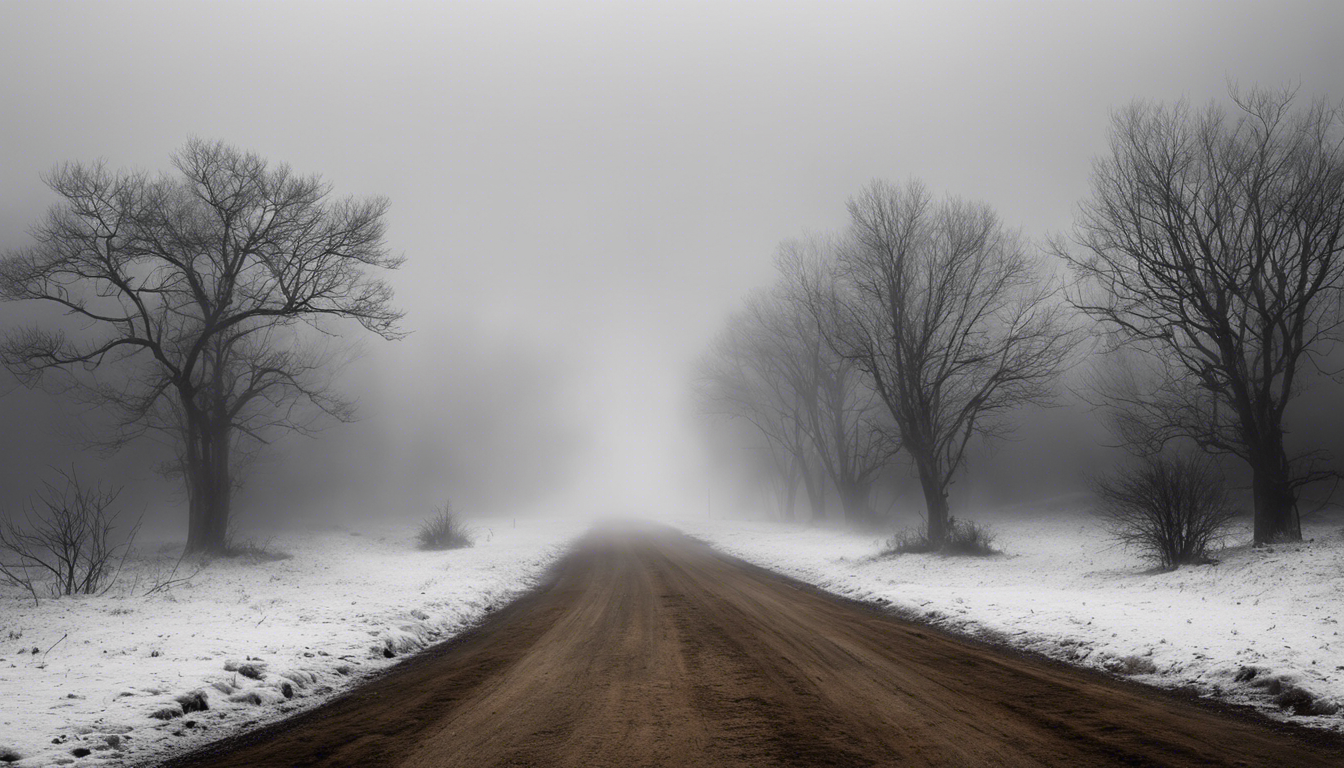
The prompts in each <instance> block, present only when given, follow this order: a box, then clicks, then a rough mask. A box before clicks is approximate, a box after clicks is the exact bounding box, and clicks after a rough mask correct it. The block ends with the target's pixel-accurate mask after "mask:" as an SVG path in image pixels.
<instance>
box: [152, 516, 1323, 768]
mask: <svg viewBox="0 0 1344 768" xmlns="http://www.w3.org/2000/svg"><path fill="white" fill-rule="evenodd" d="M175 764H176V765H191V766H310V765H324V766H383V765H387V766H406V767H408V768H409V767H411V766H436V767H437V766H470V767H471V768H477V767H479V766H576V767H577V766H584V767H585V768H587V767H593V766H613V767H614V766H620V767H621V768H626V767H630V766H783V765H817V766H878V765H902V766H919V765H938V766H946V765H967V766H986V765H994V766H1016V765H1022V766H1026V765H1031V766H1037V765H1069V766H1077V765H1088V766H1105V765H1129V766H1146V765H1202V766H1213V765H1243V766H1244V765H1279V766H1315V765H1335V766H1339V765H1344V751H1342V750H1341V748H1340V746H1339V740H1338V739H1337V738H1335V737H1333V736H1330V735H1328V734H1320V733H1310V732H1306V731H1302V730H1300V729H1293V728H1286V727H1284V726H1281V725H1276V724H1273V723H1271V722H1269V721H1267V720H1262V719H1259V718H1254V717H1250V716H1247V715H1245V714H1238V713H1231V714H1229V713H1224V712H1220V711H1216V710H1215V709H1213V708H1212V707H1210V706H1208V705H1203V704H1200V703H1197V702H1192V701H1187V700H1183V699H1182V698H1181V697H1179V696H1176V695H1172V694H1167V693H1163V692H1158V691H1154V690H1151V689H1146V688H1142V687H1140V686H1136V685H1133V684H1130V683H1127V682H1125V681H1121V680H1115V679H1112V678H1109V677H1106V676H1103V675H1100V674H1095V673H1091V672H1087V671H1082V670H1077V669H1072V668H1068V667H1064V666H1062V665H1059V664H1055V663H1052V662H1048V661H1045V660H1042V659H1038V658H1034V657H1026V656H1023V655H1021V654H1014V653H1008V652H1004V651H1002V650H999V649H995V648H992V647H989V646H986V645H984V644H980V643H975V642H970V641H966V640H962V639H958V638H954V637H950V636H947V635H944V634H941V633H939V632H937V631H935V630H931V629H929V628H927V627H923V626H920V625H917V624H911V623H908V622H905V621H902V620H899V619H896V618H893V617H890V616H886V615H883V614H881V613H880V612H878V611H874V610H868V609H865V608H863V607H861V606H858V605H855V604H853V603H849V602H846V601H842V600H837V599H834V598H831V597H828V596H825V595H822V594H820V593H818V592H816V591H815V590H811V589H808V588H805V587H801V586H800V585H798V584H796V583H793V582H790V581H788V580H786V579H781V578H779V577H777V576H774V575H771V574H769V573H767V572H765V571H762V570H760V569H756V568H753V567H750V566H746V565H744V564H742V563H739V562H737V561H734V560H732V559H729V558H726V557H722V556H720V555H717V554H715V553H714V552H713V551H712V550H710V549H709V548H708V547H705V546H704V545H702V544H699V543H697V542H695V541H694V540H691V539H688V538H686V537H684V536H681V535H680V534H677V533H675V532H672V531H668V530H663V529H658V530H655V529H651V528H636V527H624V528H621V527H613V526H608V527H605V528H602V529H599V530H597V531H595V532H594V533H593V534H590V535H589V536H588V537H587V538H586V539H585V540H584V541H583V542H582V543H581V544H580V546H579V547H578V548H577V550H576V551H575V552H574V553H573V554H572V555H571V556H569V557H567V558H566V559H565V560H563V561H562V562H561V563H560V564H559V565H558V566H557V568H556V570H555V572H554V574H553V578H552V579H551V580H550V581H549V582H548V583H547V585H546V586H544V587H543V588H541V589H539V590H537V591H535V592H533V593H532V594H530V595H528V596H526V597H524V598H523V599H521V600H519V601H517V602H516V603H514V604H513V605H511V606H509V607H508V608H505V609H504V610H502V611H501V612H500V613H499V614H497V615H496V616H494V617H493V618H491V619H490V620H489V621H488V622H486V623H485V624H483V625H482V626H481V627H480V628H478V629H477V630H475V631H473V632H471V633H470V634H469V635H467V636H465V637H463V638H461V639H459V640H456V641H453V642H450V643H447V644H445V645H444V646H441V647H439V648H437V649H434V650H432V651H430V652H428V653H426V654H423V655H422V656H421V657H418V658H416V659H413V660H411V661H409V662H407V663H405V664H402V665H400V666H398V667H397V668H395V669H394V670H393V671H392V672H390V673H389V674H387V675H385V676H383V677H381V678H379V679H377V680H375V681H373V682H371V683H369V684H367V685H365V686H362V687H361V688H359V689H357V690H355V691H353V692H352V693H350V694H348V695H346V696H343V697H341V698H339V699H337V700H336V701H333V702H332V703H330V704H328V705H325V706H323V707H321V708H319V709H316V710H313V711H312V712H309V713H307V714H304V715H301V716H299V717H296V718H294V719H292V720H289V721H286V722H284V723H280V724H278V725H276V726H272V727H270V728H267V729H263V730H261V731H259V732H256V733H253V734H247V735H244V736H241V737H238V738H235V739H230V740H226V741H223V742H219V743H217V744H215V745H212V746H210V747H208V748H207V749H205V750H203V751H201V752H197V753H195V754H191V755H187V756H185V757H183V758H180V759H179V760H178V761H177V762H176V763H175Z"/></svg>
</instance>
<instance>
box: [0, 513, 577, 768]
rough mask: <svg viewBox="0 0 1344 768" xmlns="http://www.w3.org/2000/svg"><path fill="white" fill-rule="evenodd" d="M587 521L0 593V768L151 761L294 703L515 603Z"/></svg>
mask: <svg viewBox="0 0 1344 768" xmlns="http://www.w3.org/2000/svg"><path fill="white" fill-rule="evenodd" d="M586 527H587V523H586V522H583V521H579V520H569V521H561V522H551V521H546V522H541V521H536V520H527V519H520V520H519V521H518V523H517V528H513V527H511V521H507V520H506V521H502V522H497V521H491V522H474V523H471V528H472V529H473V530H474V531H475V532H476V545H475V546H474V547H472V548H470V549H462V550H453V551H446V552H420V551H417V550H416V549H415V546H414V541H413V537H414V529H413V528H410V527H401V528H390V527H389V528H383V529H377V528H371V527H354V528H352V529H350V530H345V529H339V528H332V529H328V530H323V531H315V532H307V533H287V534H281V535H279V536H277V537H276V538H275V539H273V540H272V541H270V542H269V543H268V544H267V546H266V549H267V550H268V551H270V552H275V553H285V554H287V555H290V557H289V558H287V559H270V558H267V557H249V556H241V557H238V558H232V559H217V560H214V561H213V562H210V563H209V564H208V565H207V566H206V567H205V568H204V570H201V571H200V572H199V573H196V575H195V576H194V577H192V578H191V579H190V580H189V581H185V582H182V583H179V584H176V585H174V586H172V587H171V588H167V589H161V590H159V591H158V592H157V593H155V594H152V595H148V596H146V595H145V594H144V593H145V592H147V591H148V590H149V589H150V588H152V585H153V584H155V583H159V582H162V580H163V579H165V578H166V576H167V574H168V573H169V572H170V571H171V568H172V567H173V565H174V562H175V561H176V552H177V551H179V550H180V544H179V545H178V546H177V547H176V548H175V549H174V548H171V546H170V545H164V546H161V547H155V546H152V545H151V546H149V547H146V546H143V544H142V546H140V547H138V554H137V556H136V558H135V559H133V560H128V562H127V564H126V568H125V570H124V571H123V572H122V573H121V576H120V579H119V580H118V581H117V584H116V586H114V587H113V588H112V590H111V591H110V592H109V593H108V594H106V595H103V596H98V597H63V598H60V599H44V600H43V601H42V602H41V604H40V605H39V606H37V607H34V606H33V601H32V600H31V599H30V598H28V597H27V596H26V595H25V594H21V593H19V592H17V591H14V590H13V589H11V588H8V587H5V588H0V590H3V591H0V762H4V761H9V762H11V763H13V764H16V765H19V766H46V765H68V764H78V765H145V764H152V763H153V762H155V761H157V760H159V759H162V758H165V757H167V756H170V755H172V754H177V753H179V752H182V751H184V750H186V749H189V748H191V747H195V746H199V745H201V744H203V743H205V742H207V741H212V740H215V739H218V738H222V737H224V736H227V735H230V734H232V733H236V732H237V731H239V730H240V729H243V728H248V727H252V726H255V725H258V724H261V723H265V722H268V721H271V720H275V719H278V718H280V717H283V716H285V715H289V714H293V713H295V712H297V711H300V710H303V709H307V708H310V707H312V706H314V705H316V704H318V703H321V702H322V701H324V700H327V699H329V698H331V697H332V696H334V695H335V694H337V693H339V692H341V691H343V690H345V689H347V688H349V687H351V686H352V685H355V684H357V683H358V682H360V681H361V680H363V679H366V678H368V677H369V676H370V675H372V674H374V673H376V672H378V671H379V670H382V669H384V668H386V667H388V666H389V665H391V664H394V663H396V662H397V660H398V659H399V658H400V657H402V656H403V655H405V654H410V653H414V652H415V651H416V650H418V649H420V648H423V647H424V646H426V645H428V644H430V643H433V642H436V641H440V640H444V639H447V638H449V637H451V636H453V635H454V634H456V633H458V632H460V631H462V630H463V629H465V628H467V627H469V626H471V625H472V624H473V623H475V622H476V621H478V620H479V619H481V618H482V617H483V616H484V615H485V614H487V613H488V612H489V611H491V610H492V609H493V608H495V607H497V606H499V605H501V604H503V603H506V602H508V601H509V600H511V599H512V598H514V597H516V596H517V595H518V594H520V593H521V592H523V591H525V590H526V589H527V588H528V587H530V586H532V585H533V584H535V583H536V582H537V580H538V579H539V578H540V577H541V575H542V574H543V573H544V571H545V570H546V568H547V566H549V565H550V564H551V563H552V562H554V561H555V560H556V558H557V557H558V556H559V555H560V554H562V553H563V552H564V551H565V550H566V549H567V548H568V546H569V545H570V544H571V543H572V542H573V540H574V539H575V538H577V537H578V536H579V535H581V534H582V533H583V531H584V530H585V529H586ZM193 571H195V566H192V565H191V564H189V563H187V562H183V563H182V564H181V565H180V566H179V567H178V571H177V577H179V578H180V577H183V576H188V575H191V573H192V572H193ZM201 701H203V702H204V704H205V705H206V706H207V707H208V709H206V710H203V711H201V710H197V709H196V707H197V706H198V704H199V703H200V702H201ZM16 758H17V761H16Z"/></svg>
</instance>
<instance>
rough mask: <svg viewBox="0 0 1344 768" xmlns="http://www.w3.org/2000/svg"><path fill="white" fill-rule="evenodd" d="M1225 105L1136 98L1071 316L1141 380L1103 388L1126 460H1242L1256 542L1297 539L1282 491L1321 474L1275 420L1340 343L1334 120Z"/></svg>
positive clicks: (1341, 206) (1076, 261) (1288, 99)
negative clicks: (1188, 453)
mask: <svg viewBox="0 0 1344 768" xmlns="http://www.w3.org/2000/svg"><path fill="white" fill-rule="evenodd" d="M1232 96H1233V100H1234V102H1235V103H1236V107H1237V109H1236V112H1235V113H1234V114H1233V115H1231V116H1229V115H1228V114H1227V112H1226V110H1224V109H1221V108H1218V107H1215V106H1210V107H1209V108H1208V109H1206V110H1204V111H1202V112H1197V111H1194V110H1192V109H1191V108H1190V107H1189V106H1188V105H1187V104H1185V103H1177V104H1175V105H1170V106H1164V105H1154V104H1144V103H1137V104H1134V105H1132V106H1130V107H1129V108H1127V109H1124V110H1122V111H1120V112H1118V113H1117V114H1116V115H1115V116H1114V118H1113V121H1112V127H1111V151H1110V154H1109V155H1108V156H1106V157H1104V158H1102V159H1099V160H1098V161H1097V162H1096V163H1095V166H1094V170H1093V177H1092V197H1091V198H1090V199H1089V200H1088V201H1086V202H1085V203H1083V204H1082V206H1081V210H1080V214H1079V219H1078V223H1077V226H1076V232H1075V240H1076V242H1077V245H1078V250H1076V251H1075V250H1074V249H1071V248H1069V247H1067V246H1066V245H1065V244H1063V243H1057V244H1056V245H1055V250H1056V251H1057V252H1058V253H1059V255H1061V256H1062V257H1063V258H1065V259H1066V260H1068V262H1069V263H1070V264H1071V265H1072V267H1073V269H1074V270H1075V272H1076V274H1077V275H1078V276H1079V278H1080V279H1081V281H1082V285H1083V286H1084V287H1083V289H1081V290H1080V291H1079V292H1078V294H1077V295H1076V296H1074V297H1073V301H1074V303H1075V305H1076V306H1077V307H1078V308H1079V309H1081V310H1083V311H1084V312H1086V313H1087V314H1088V315H1090V316H1091V317H1093V318H1095V319H1096V320H1097V321H1098V322H1099V323H1101V324H1102V326H1103V327H1104V328H1105V329H1106V330H1107V331H1109V332H1110V342H1111V344H1110V347H1109V349H1110V350H1111V351H1114V350H1116V349H1119V348H1121V347H1125V348H1127V349H1128V350H1129V352H1130V355H1131V357H1137V358H1143V360H1142V362H1141V371H1138V372H1129V373H1126V374H1124V375H1122V376H1119V377H1117V378H1112V379H1110V380H1109V381H1107V382H1105V386H1104V387H1103V389H1102V396H1103V397H1104V398H1105V400H1106V401H1107V402H1108V403H1109V404H1110V406H1112V407H1113V408H1114V409H1115V411H1116V414H1115V416H1116V418H1115V423H1116V425H1117V426H1118V429H1117V430H1116V432H1117V434H1118V435H1119V436H1120V437H1121V438H1122V439H1123V440H1124V442H1125V443H1126V444H1127V445H1128V446H1129V447H1131V448H1133V449H1134V450H1136V451H1137V452H1139V453H1148V454H1151V453H1155V452H1157V451H1159V450H1161V449H1162V447H1163V446H1164V445H1166V444H1167V443H1169V442H1170V441H1172V440H1176V439H1179V438H1189V439H1192V440H1194V441H1195V442H1196V443H1197V444H1198V445H1199V446H1201V447H1203V448H1204V449H1206V450H1209V451H1213V452H1218V453H1229V454H1232V455H1235V456H1237V457H1239V458H1241V459H1242V460H1244V461H1245V462H1246V463H1247V464H1248V465H1249V467H1250V469H1251V472H1252V475H1253V481H1252V482H1253V491H1254V498H1255V541H1256V542H1257V543H1265V542H1268V541H1272V540H1274V539H1276V538H1280V537H1284V538H1289V539H1300V538H1301V525H1300V522H1299V519H1298V514H1297V497H1298V492H1299V489H1300V488H1301V487H1302V486H1303V485H1305V484H1307V483H1311V482H1313V481H1316V480H1320V479H1324V478H1325V477H1328V476H1329V475H1330V474H1331V473H1330V472H1328V471H1327V470H1325V469H1322V468H1321V466H1320V462H1319V460H1320V459H1321V458H1322V455H1321V454H1319V453H1316V452H1306V453H1301V454H1297V455H1289V452H1288V451H1287V449H1286V448H1285V445H1284V435H1285V430H1284V413H1285V410H1286V408H1287V406H1288V404H1289V402H1290V401H1291V400H1292V399H1293V397H1294V396H1295V395H1297V394H1298V393H1299V392H1300V391H1301V388H1302V381H1301V379H1302V375H1301V374H1302V369H1303V366H1304V365H1306V364H1307V363H1314V362H1315V361H1316V360H1317V358H1318V356H1320V355H1322V354H1323V353H1325V352H1327V351H1328V350H1329V349H1330V348H1331V346H1332V345H1333V343H1334V342H1335V341H1336V340H1337V339H1338V338H1339V328H1340V322H1341V314H1340V303H1339V302H1340V293H1339V289H1340V286H1341V283H1340V279H1341V276H1342V273H1344V154H1342V153H1341V141H1344V133H1342V132H1341V130H1340V128H1341V112H1340V110H1339V109H1338V108H1337V107H1331V106H1329V105H1327V104H1326V103H1325V102H1317V103H1314V104H1312V105H1310V106H1309V107H1308V108H1306V109H1304V110H1301V111H1294V110H1293V109H1292V103H1293V101H1294V94H1293V93H1292V92H1288V91H1279V92H1271V91H1265V90H1255V91H1252V92H1250V93H1249V94H1246V95H1244V96H1242V95H1239V94H1237V93H1235V92H1234V93H1233V94H1232Z"/></svg>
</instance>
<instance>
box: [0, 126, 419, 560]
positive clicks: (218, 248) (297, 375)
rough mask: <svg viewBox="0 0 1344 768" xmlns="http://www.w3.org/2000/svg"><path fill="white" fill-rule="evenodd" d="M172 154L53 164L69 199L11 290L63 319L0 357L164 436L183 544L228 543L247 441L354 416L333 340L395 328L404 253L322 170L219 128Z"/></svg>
mask: <svg viewBox="0 0 1344 768" xmlns="http://www.w3.org/2000/svg"><path fill="white" fill-rule="evenodd" d="M173 167H174V170H175V173H173V174H163V175H158V176H151V175H149V174H146V173H140V172H114V171H110V170H108V169H107V168H106V167H105V166H104V165H103V164H101V163H94V164H79V163H76V164H70V165H66V166H64V167H61V168H59V169H57V170H56V171H54V172H53V173H52V174H50V175H49V176H48V177H47V179H46V181H47V184H48V186H49V187H50V188H51V189H52V191H53V192H55V193H56V195H57V198H58V202H57V204H56V205H55V206H54V207H53V208H52V210H51V212H50V214H49V215H48V216H47V217H46V219H45V220H43V221H42V222H40V223H39V224H37V225H36V226H35V227H34V228H33V237H34V243H33V245H32V246H31V247H28V248H26V249H22V250H18V251H15V252H11V253H8V254H5V255H4V256H3V258H0V297H3V298H4V299H7V300H10V301H23V302H28V303H29V304H31V305H34V306H36V305H46V306H49V307H54V308H56V309H57V310H58V311H59V313H61V314H63V315H64V316H65V317H64V319H62V318H59V317H55V318H52V319H51V320H50V321H49V322H46V323H35V324H33V325H31V326H29V327H24V328H16V329H11V330H10V331H9V332H8V333H7V334H6V335H5V336H4V337H3V340H0V362H3V364H4V365H5V367H7V368H8V369H9V371H10V372H12V373H13V374H14V375H16V376H17V377H18V378H19V379H20V380H21V381H23V382H25V383H27V384H30V385H35V384H38V383H50V384H53V385H56V386H59V387H61V388H63V389H66V390H69V391H71V392H73V393H74V394H76V395H77V396H79V397H81V398H83V399H84V400H85V401H87V402H89V403H91V404H92V405H94V406H96V407H97V408H98V410H99V411H100V412H101V413H102V414H104V415H106V416H107V417H109V418H110V419H111V420H112V421H113V422H114V427H113V430H112V433H111V434H109V435H106V436H105V437H104V438H100V439H99V440H98V442H99V443H100V444H101V447H105V448H118V447H120V446H122V445H124V444H126V443H127V442H129V441H131V440H134V439H136V438H139V437H141V436H143V435H145V434H146V433H157V434H162V435H167V436H168V438H169V440H170V442H171V444H172V445H173V447H174V451H175V455H176V459H175V460H174V461H171V462H169V466H168V467H166V470H167V472H168V473H169V474H171V475H175V476H178V477H180V478H182V480H183V481H184V483H185V487H186V491H187V497H188V499H189V526H188V541H187V550H188V551H191V552H195V551H205V552H219V551H222V550H224V549H225V548H226V546H227V532H228V526H229V516H230V509H231V499H232V494H233V491H234V489H235V486H236V484H237V482H238V473H237V466H238V462H239V458H240V455H244V454H246V453H247V452H248V450H249V447H250V446H255V445H257V444H259V443H263V442H265V441H266V440H268V439H270V437H271V436H272V435H273V434H274V433H276V432H277V431H284V430H297V431H307V430H309V429H311V428H312V427H313V426H314V425H315V424H316V423H317V421H316V420H317V419H319V418H329V417H334V418H336V419H341V420H345V419H349V418H350V417H351V413H352V406H351V404H350V402H348V401H346V400H344V399H343V398H341V397H340V396H339V395H338V394H336V393H335V392H334V391H333V390H332V388H331V386H330V382H331V377H332V374H333V372H334V371H335V370H336V368H337V367H338V366H337V365H336V364H337V363H338V362H339V359H338V353H339V349H338V348H335V347H331V346H329V345H328V344H327V343H324V342H325V341H326V340H328V339H331V338H332V337H334V336H335V335H336V334H337V333H338V332H339V330H340V328H339V326H338V325H336V323H337V322H339V321H342V320H344V321H347V322H353V323H357V324H359V325H361V326H363V327H364V328H365V329H367V330H369V331H371V332H373V333H374V334H377V335H378V336H381V337H383V338H386V339H395V338H398V337H400V335H401V331H400V330H399V328H398V321H399V319H400V318H401V313H400V312H399V311H398V310H397V309H395V308H394V307H393V306H392V303H391V301H392V290H391V288H390V286H389V285H388V284H387V283H386V282H384V281H383V279H382V278H381V277H380V276H379V275H378V274H377V273H378V272H379V271H381V270H387V269H395V268H396V267H397V266H398V265H399V264H400V263H401V259H400V257H398V256H395V255H393V254H391V253H390V252H389V251H388V250H387V248H386V246H385V244H384V230H385V226H384V217H385V215H386V213H387V210H388V203H387V201H386V200H385V199H382V198H376V197H375V198H368V199H355V198H347V199H339V200H338V199H333V198H332V196H331V189H330V187H329V185H327V184H326V183H325V182H323V181H322V180H321V178H320V177H317V176H300V175H297V174H295V173H293V172H292V171H291V170H290V169H289V168H288V167H287V166H284V165H275V164H271V163H268V162H267V161H266V160H264V159H262V158H260V157H258V156H257V155H254V154H251V153H247V152H243V151H240V150H238V149H236V148H234V147H231V146H228V145H226V144H223V143H218V142H206V141H199V140H192V141H189V142H188V143H187V144H186V145H185V146H184V148H183V149H182V150H181V151H180V152H179V153H177V154H176V155H175V156H174V157H173ZM333 350H335V351H333Z"/></svg>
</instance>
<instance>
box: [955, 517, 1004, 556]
mask: <svg viewBox="0 0 1344 768" xmlns="http://www.w3.org/2000/svg"><path fill="white" fill-rule="evenodd" d="M948 523H949V525H948V529H947V538H946V539H945V540H944V541H943V553H944V554H948V555H974V556H977V557H983V556H985V555H995V554H998V552H999V551H998V550H997V549H995V548H994V531H992V530H991V529H990V527H989V526H987V525H984V524H983V523H977V522H974V521H972V520H957V519H956V518H953V519H951V520H949V521H948Z"/></svg>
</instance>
